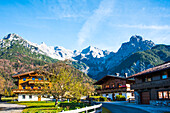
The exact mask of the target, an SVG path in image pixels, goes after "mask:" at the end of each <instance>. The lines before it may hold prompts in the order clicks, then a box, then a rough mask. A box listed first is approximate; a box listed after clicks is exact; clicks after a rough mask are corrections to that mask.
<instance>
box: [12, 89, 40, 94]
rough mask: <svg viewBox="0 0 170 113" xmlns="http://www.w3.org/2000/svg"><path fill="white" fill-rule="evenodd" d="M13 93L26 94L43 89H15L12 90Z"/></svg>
mask: <svg viewBox="0 0 170 113" xmlns="http://www.w3.org/2000/svg"><path fill="white" fill-rule="evenodd" d="M12 91H13V93H15V94H21V93H22V94H23V93H24V94H25V93H29V94H32V93H41V89H36V90H35V89H13V90H12Z"/></svg>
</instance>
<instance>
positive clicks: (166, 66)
mask: <svg viewBox="0 0 170 113" xmlns="http://www.w3.org/2000/svg"><path fill="white" fill-rule="evenodd" d="M167 69H170V61H168V62H165V63H163V64H160V65H157V66H155V67H153V68H150V69H147V70H145V71H142V72H139V73H136V74H134V75H132V76H129V77H128V78H133V77H137V76H142V75H146V74H150V73H154V72H158V71H163V70H167Z"/></svg>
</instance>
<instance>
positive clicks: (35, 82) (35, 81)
mask: <svg viewBox="0 0 170 113" xmlns="http://www.w3.org/2000/svg"><path fill="white" fill-rule="evenodd" d="M28 84H49V82H48V81H43V80H31V81H28Z"/></svg>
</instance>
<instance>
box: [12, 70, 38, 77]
mask: <svg viewBox="0 0 170 113" xmlns="http://www.w3.org/2000/svg"><path fill="white" fill-rule="evenodd" d="M32 73H35V71H30V72H25V73H20V74H15V75H12V77H13V78H17V77H20V76H25V75H29V74H32Z"/></svg>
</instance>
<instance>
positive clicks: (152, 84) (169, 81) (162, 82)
mask: <svg viewBox="0 0 170 113" xmlns="http://www.w3.org/2000/svg"><path fill="white" fill-rule="evenodd" d="M169 86H170V79H165V80H159V81H151V82H143V83H140V84H133V85H131V89H134V90H139V89H147V88H161V87H169Z"/></svg>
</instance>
